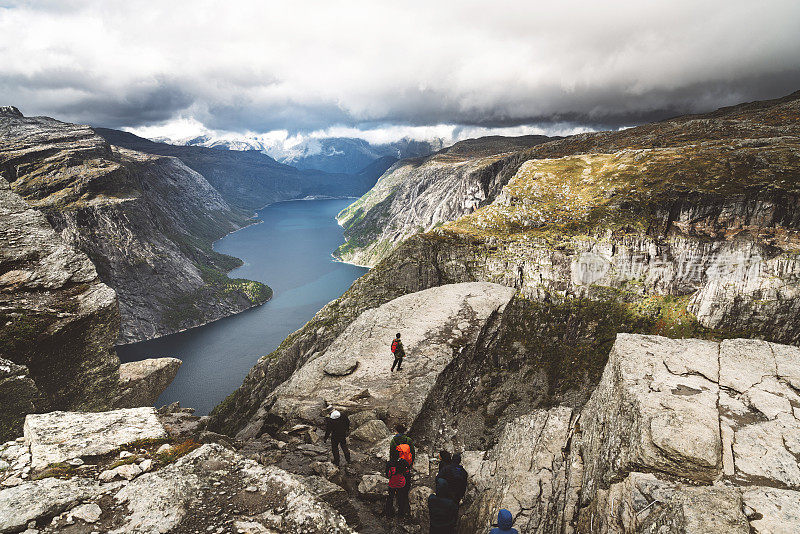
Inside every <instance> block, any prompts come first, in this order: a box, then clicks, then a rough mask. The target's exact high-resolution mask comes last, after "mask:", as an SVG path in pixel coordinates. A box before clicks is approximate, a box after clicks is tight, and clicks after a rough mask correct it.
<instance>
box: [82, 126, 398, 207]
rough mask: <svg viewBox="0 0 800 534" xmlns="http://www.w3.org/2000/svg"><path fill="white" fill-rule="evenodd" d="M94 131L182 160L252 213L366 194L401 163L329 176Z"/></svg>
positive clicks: (258, 156)
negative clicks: (286, 203) (280, 204)
mask: <svg viewBox="0 0 800 534" xmlns="http://www.w3.org/2000/svg"><path fill="white" fill-rule="evenodd" d="M95 131H96V132H97V133H98V134H100V135H101V136H102V137H104V138H105V139H106V140H107V141H108V142H109V143H111V144H112V145H116V146H120V147H124V148H127V149H130V150H137V151H139V152H145V153H148V154H156V155H160V156H173V157H176V158H179V159H180V160H181V161H183V162H184V163H185V164H186V165H187V166H188V167H190V168H191V169H193V170H195V171H196V172H198V173H200V174H202V175H203V176H204V177H205V178H206V179H207V180H208V181H209V183H210V184H211V185H212V186H214V188H215V189H216V190H217V191H219V192H220V194H221V195H222V196H223V198H225V200H226V201H228V202H229V203H230V204H231V205H232V206H234V207H239V208H244V209H246V210H249V211H252V210H255V209H258V208H261V207H263V206H265V205H266V204H270V203H272V202H277V201H281V200H289V199H293V198H301V197H304V196H309V195H328V196H335V197H337V196H338V197H341V196H360V195H363V194H364V193H365V192H367V191H368V190H369V189H370V188H371V187H372V186H373V185H375V181H376V180H377V179H378V177H380V176H381V175H382V174H383V173H384V172H385V171H386V170H387V169H388V168H389V167H391V166H392V165H393V164H394V163H395V162H396V161H397V159H396V158H394V157H391V156H382V157H381V156H379V157H375V158H371V159H366V158H365V163H364V165H362V166H361V167H359V168H357V169H356V170H355V171H353V172H347V173H345V172H325V171H321V170H317V169H298V168H296V167H294V166H291V165H287V164H285V163H280V162H278V161H275V159H273V158H271V157H270V156H268V155H266V154H264V153H262V152H260V151H257V150H240V149H231V150H224V149H222V150H217V149H220V148H223V147H222V146H221V145H218V146H217V147H216V148H217V149H213V148H206V147H205V146H191V145H186V146H184V145H176V144H168V143H162V142H156V141H152V140H150V139H145V138H143V137H139V136H137V135H134V134H132V133H128V132H122V131H119V130H109V129H107V128H95Z"/></svg>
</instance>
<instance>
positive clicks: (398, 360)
mask: <svg viewBox="0 0 800 534" xmlns="http://www.w3.org/2000/svg"><path fill="white" fill-rule="evenodd" d="M392 354H394V363H392V371H394V368H395V366H397V370H398V371H399V370H400V369H401V368H402V367H403V358H404V357H405V355H406V351H405V349H404V348H403V342H402V341H400V333H399V332H398V333H397V337H395V338H394V341H392ZM390 372H391V371H390Z"/></svg>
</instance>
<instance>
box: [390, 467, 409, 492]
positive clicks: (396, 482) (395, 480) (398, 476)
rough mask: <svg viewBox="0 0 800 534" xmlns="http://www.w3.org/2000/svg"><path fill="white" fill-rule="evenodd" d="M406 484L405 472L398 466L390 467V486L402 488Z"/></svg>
mask: <svg viewBox="0 0 800 534" xmlns="http://www.w3.org/2000/svg"><path fill="white" fill-rule="evenodd" d="M405 485H406V476H405V472H403V471H399V470H398V469H397V468H396V467H390V468H389V487H390V488H392V489H398V488H402V487H404V486H405Z"/></svg>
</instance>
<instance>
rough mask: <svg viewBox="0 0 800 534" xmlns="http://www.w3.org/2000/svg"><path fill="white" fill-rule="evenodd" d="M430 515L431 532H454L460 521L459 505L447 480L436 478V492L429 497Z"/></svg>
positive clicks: (441, 533) (434, 533)
mask: <svg viewBox="0 0 800 534" xmlns="http://www.w3.org/2000/svg"><path fill="white" fill-rule="evenodd" d="M428 516H429V517H430V526H431V529H430V534H454V533H455V531H456V523H457V522H458V507H457V506H456V503H454V502H453V499H451V498H450V492H449V490H448V488H447V481H446V480H445V479H443V478H437V479H436V493H434V494H431V496H430V497H428Z"/></svg>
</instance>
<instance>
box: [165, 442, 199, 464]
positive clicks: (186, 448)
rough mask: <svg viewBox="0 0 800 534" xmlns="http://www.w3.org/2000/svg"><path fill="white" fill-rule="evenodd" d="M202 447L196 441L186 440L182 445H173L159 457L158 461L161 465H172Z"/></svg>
mask: <svg viewBox="0 0 800 534" xmlns="http://www.w3.org/2000/svg"><path fill="white" fill-rule="evenodd" d="M199 446H200V444H199V443H197V442H196V441H194V440H191V439H189V440H186V441H184V442H182V443H178V444H176V445H173V446H172V448H170V449H169V450H168V451H167V452H164V453H162V454H159V455H158V461H159V463H161V464H171V463H172V462H174V461H175V460H177V459H178V458H180V457H181V456H185V455H187V454H189V453H190V452H192V451H193V450H195V449H196V448H198V447H199Z"/></svg>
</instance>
